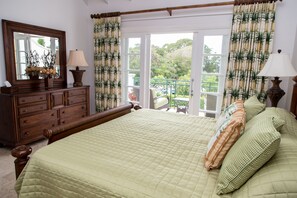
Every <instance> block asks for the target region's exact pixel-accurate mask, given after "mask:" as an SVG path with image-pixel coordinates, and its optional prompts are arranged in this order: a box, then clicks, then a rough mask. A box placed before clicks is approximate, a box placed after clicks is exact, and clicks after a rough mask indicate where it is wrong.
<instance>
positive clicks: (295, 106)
mask: <svg viewBox="0 0 297 198" xmlns="http://www.w3.org/2000/svg"><path fill="white" fill-rule="evenodd" d="M293 80H294V81H295V84H294V86H293V93H292V100H291V109H290V110H291V112H292V113H294V115H295V116H296V117H295V118H296V119H297V76H295V77H294V78H293Z"/></svg>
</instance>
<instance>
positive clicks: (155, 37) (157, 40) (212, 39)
mask: <svg viewBox="0 0 297 198" xmlns="http://www.w3.org/2000/svg"><path fill="white" fill-rule="evenodd" d="M183 38H188V39H193V33H178V34H152V35H151V44H152V45H155V46H158V47H162V46H163V45H164V44H167V43H175V42H176V41H177V40H179V39H183ZM222 39H223V37H222V36H205V37H204V44H205V45H207V46H209V47H210V48H212V50H213V52H214V53H221V49H222ZM139 43H140V38H131V39H129V45H130V47H133V46H135V44H139Z"/></svg>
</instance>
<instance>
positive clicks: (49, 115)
mask: <svg viewBox="0 0 297 198" xmlns="http://www.w3.org/2000/svg"><path fill="white" fill-rule="evenodd" d="M52 120H57V111H56V110H54V111H46V112H43V113H39V114H36V115H32V116H26V117H22V118H20V128H21V129H23V128H26V127H33V126H42V125H41V123H44V122H45V121H46V122H50V121H52Z"/></svg>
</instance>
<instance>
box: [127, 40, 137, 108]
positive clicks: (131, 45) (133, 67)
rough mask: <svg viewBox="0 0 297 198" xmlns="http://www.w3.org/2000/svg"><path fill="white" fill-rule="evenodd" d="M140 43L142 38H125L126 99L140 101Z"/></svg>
mask: <svg viewBox="0 0 297 198" xmlns="http://www.w3.org/2000/svg"><path fill="white" fill-rule="evenodd" d="M140 44H141V38H127V39H125V46H126V54H124V55H125V65H124V68H125V71H124V72H125V77H126V80H125V93H126V95H125V100H126V101H128V102H134V103H139V101H140V94H141V93H140V91H139V89H140V70H141V63H140V62H141V61H140Z"/></svg>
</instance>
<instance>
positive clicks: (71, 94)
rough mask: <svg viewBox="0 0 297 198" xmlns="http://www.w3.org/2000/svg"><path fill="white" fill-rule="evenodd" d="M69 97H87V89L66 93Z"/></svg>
mask: <svg viewBox="0 0 297 198" xmlns="http://www.w3.org/2000/svg"><path fill="white" fill-rule="evenodd" d="M66 94H67V96H68V97H71V96H78V95H86V89H74V90H69V91H67V92H66Z"/></svg>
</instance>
